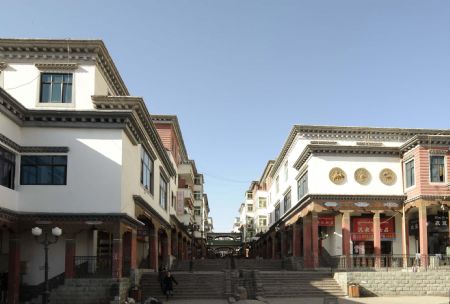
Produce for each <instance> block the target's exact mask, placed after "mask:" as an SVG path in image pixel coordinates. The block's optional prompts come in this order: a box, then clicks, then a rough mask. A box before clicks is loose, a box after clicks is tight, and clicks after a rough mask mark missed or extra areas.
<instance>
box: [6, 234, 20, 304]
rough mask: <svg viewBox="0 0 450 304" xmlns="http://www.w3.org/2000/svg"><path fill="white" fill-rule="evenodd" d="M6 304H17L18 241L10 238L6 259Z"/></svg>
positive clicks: (18, 286) (18, 276) (18, 283)
mask: <svg viewBox="0 0 450 304" xmlns="http://www.w3.org/2000/svg"><path fill="white" fill-rule="evenodd" d="M8 259H9V260H8V303H9V304H19V288H20V240H19V239H18V238H10V240H9V257H8Z"/></svg>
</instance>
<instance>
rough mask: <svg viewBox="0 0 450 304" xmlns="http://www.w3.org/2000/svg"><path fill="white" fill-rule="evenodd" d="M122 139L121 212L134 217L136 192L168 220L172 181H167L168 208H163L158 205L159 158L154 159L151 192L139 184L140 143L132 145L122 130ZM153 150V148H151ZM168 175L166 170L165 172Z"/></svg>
mask: <svg viewBox="0 0 450 304" xmlns="http://www.w3.org/2000/svg"><path fill="white" fill-rule="evenodd" d="M122 140H123V151H124V154H123V159H122V161H123V172H122V180H121V185H122V189H123V192H122V196H121V197H122V207H121V210H122V212H127V213H129V214H130V215H131V216H133V217H134V201H133V195H135V194H137V195H140V196H141V197H142V198H144V199H145V200H146V201H147V202H148V203H149V204H150V206H151V207H152V208H153V209H155V210H156V211H157V212H158V213H159V214H160V215H161V216H162V217H163V218H164V219H165V220H166V221H169V219H170V215H169V206H170V202H171V195H172V189H173V187H174V183H170V182H169V186H168V188H169V189H168V200H167V205H168V209H167V210H164V209H163V208H162V207H161V206H160V205H159V195H160V190H159V183H160V172H161V170H160V166H162V164H161V161H160V160H159V159H156V160H154V166H153V169H154V184H153V194H151V193H150V191H148V190H146V189H145V188H144V186H143V185H142V184H141V149H142V148H141V145H133V144H132V143H131V141H130V140H129V138H128V136H127V135H126V134H125V133H124V132H122ZM152 148H153V146H152ZM153 151H155V149H154V150H153ZM165 173H166V175H168V173H167V171H166V172H165Z"/></svg>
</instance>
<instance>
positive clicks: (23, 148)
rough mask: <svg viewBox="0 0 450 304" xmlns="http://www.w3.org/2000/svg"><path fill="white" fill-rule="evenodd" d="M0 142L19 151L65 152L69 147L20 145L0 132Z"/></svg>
mask: <svg viewBox="0 0 450 304" xmlns="http://www.w3.org/2000/svg"><path fill="white" fill-rule="evenodd" d="M0 142H2V143H3V144H5V145H7V146H9V147H10V148H12V149H14V150H16V151H17V152H19V153H67V152H69V147H49V146H47V147H46V146H21V145H19V144H18V143H16V142H14V141H13V140H12V139H10V138H8V137H6V136H5V135H3V134H2V133H0Z"/></svg>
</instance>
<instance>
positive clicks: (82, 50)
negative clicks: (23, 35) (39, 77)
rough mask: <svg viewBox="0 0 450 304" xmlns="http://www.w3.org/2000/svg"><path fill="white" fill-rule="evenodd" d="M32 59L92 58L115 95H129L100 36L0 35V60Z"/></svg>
mask: <svg viewBox="0 0 450 304" xmlns="http://www.w3.org/2000/svg"><path fill="white" fill-rule="evenodd" d="M18 60H20V61H23V60H28V61H29V60H33V61H34V62H35V63H40V64H45V63H46V61H49V60H50V61H52V63H54V62H55V61H59V62H61V63H65V62H68V61H69V62H73V61H77V62H84V61H90V62H94V63H95V64H96V65H97V66H98V67H99V68H100V71H101V73H102V74H103V76H104V77H105V79H106V81H107V82H108V83H109V84H110V85H111V89H112V90H113V91H114V94H115V95H129V92H128V89H127V87H126V85H125V83H124V81H123V80H122V77H121V76H120V74H119V71H118V70H117V68H116V65H115V64H114V61H113V60H112V58H111V55H110V54H109V52H108V49H107V48H106V46H105V44H104V43H103V41H102V40H84V39H83V40H77V39H0V61H5V62H6V63H7V61H12V62H15V61H18Z"/></svg>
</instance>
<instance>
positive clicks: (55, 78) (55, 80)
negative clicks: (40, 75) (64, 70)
mask: <svg viewBox="0 0 450 304" xmlns="http://www.w3.org/2000/svg"><path fill="white" fill-rule="evenodd" d="M52 82H53V83H54V84H55V83H62V82H63V75H61V74H53V79H52Z"/></svg>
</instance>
